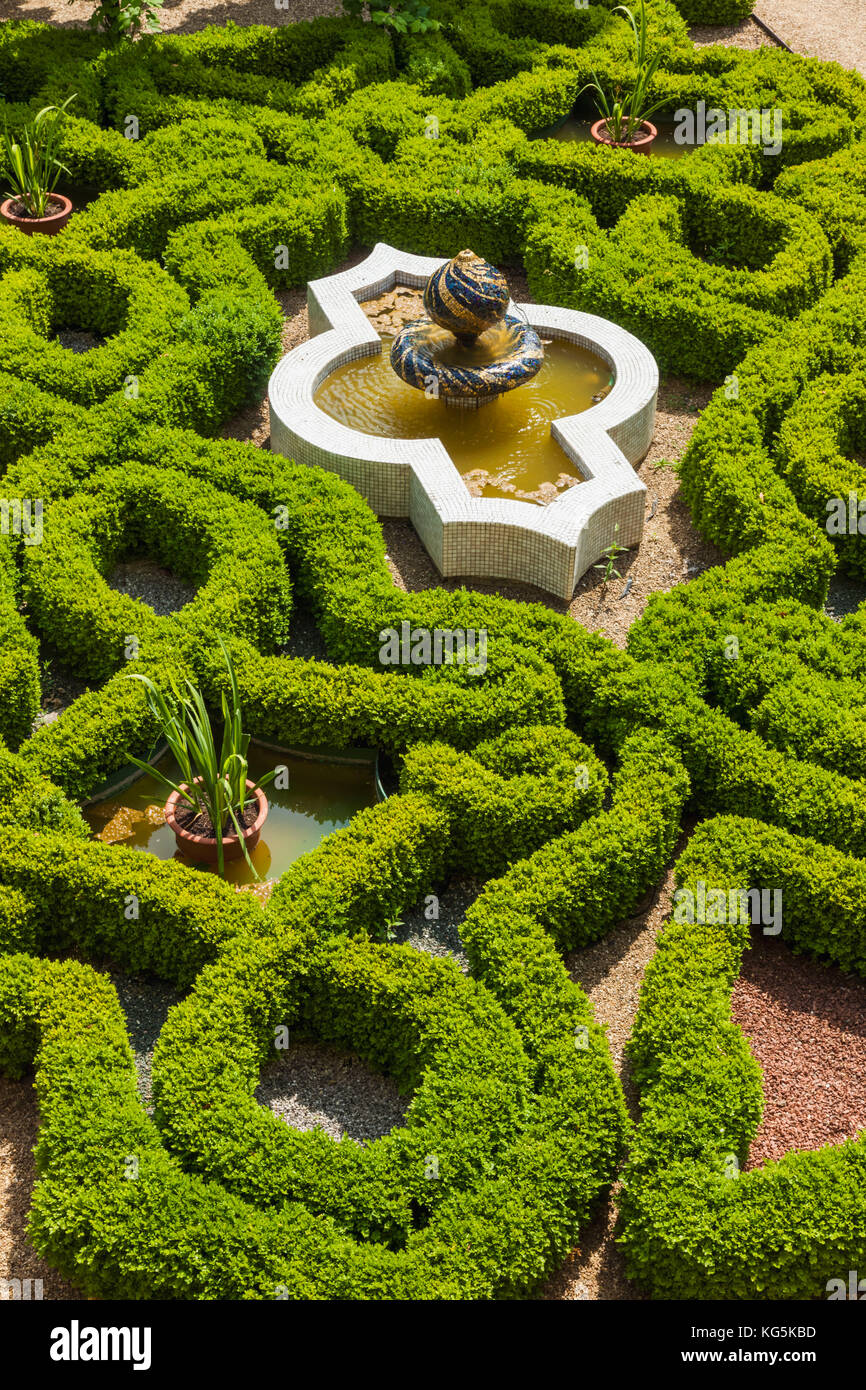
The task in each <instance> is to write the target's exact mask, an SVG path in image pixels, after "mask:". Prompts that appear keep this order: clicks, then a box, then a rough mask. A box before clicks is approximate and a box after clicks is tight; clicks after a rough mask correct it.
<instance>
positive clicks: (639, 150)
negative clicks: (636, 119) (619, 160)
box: [589, 120, 658, 154]
mask: <svg viewBox="0 0 866 1390" xmlns="http://www.w3.org/2000/svg"><path fill="white" fill-rule="evenodd" d="M589 133H590V135H591V136H592V138H593V140H594V141H595V143H596V144H597V145H612V146H613V148H614V149H615V150H634V152H635V154H649V152H650V148H651V146H652V143H653V140H655V138H656V136H657V135H658V131H657V130H656V128H655V126H654V125H653V123H652V121H643V122H642V123H641V125H640V126H638V129H637V131H636V132H635V134H634V135H633V136H632V138H631V139H630V140H611V138H610V135H609V133H608V129H607V121H605V120H601V121H595V122H594V123H593V125H592V126H591V127H590V131H589Z"/></svg>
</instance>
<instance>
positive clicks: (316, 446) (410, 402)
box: [269, 242, 658, 599]
mask: <svg viewBox="0 0 866 1390" xmlns="http://www.w3.org/2000/svg"><path fill="white" fill-rule="evenodd" d="M422 296H423V298H422ZM307 303H308V308H309V318H310V333H311V335H312V336H311V338H310V340H309V341H308V342H306V343H302V344H301V345H300V346H299V347H297V348H295V349H293V351H291V352H289V353H287V355H286V356H285V357H284V358H283V359H282V361H281V362H280V363H279V364H278V365H277V367H276V368H275V370H274V372H273V374H272V376H271V380H270V385H269V399H270V414H271V448H272V449H273V450H274V452H276V453H280V454H284V455H285V456H286V457H287V458H291V459H294V461H295V462H296V463H307V464H315V465H318V466H320V467H323V468H328V469H331V470H332V471H335V472H338V473H339V474H340V475H341V476H342V477H343V478H345V479H346V480H347V481H348V482H350V483H352V484H353V485H354V486H355V487H356V488H357V489H358V491H359V492H360V493H361V494H362V495H363V496H364V497H365V498H366V499H367V501H368V503H369V504H370V506H371V507H372V508H373V510H374V511H375V512H376V513H377V514H378V515H379V516H396V517H407V516H408V517H409V518H410V520H411V521H412V523H413V525H414V527H415V530H416V531H417V533H418V535H419V537H420V539H421V541H422V543H423V544H424V546H425V547H426V549H427V551H428V553H429V554H430V556H431V558H432V559H433V561H434V563H435V564H436V566H437V568H438V569H439V571H440V573H441V574H442V575H443V576H446V577H447V576H452V575H472V576H479V577H486V576H497V577H502V578H508V579H518V580H522V581H524V582H527V583H530V584H533V585H536V586H537V587H539V588H542V589H546V590H548V591H549V592H551V593H554V594H556V595H557V596H558V597H560V598H562V599H570V598H571V595H572V594H573V592H574V587H575V585H576V583H577V581H578V579H579V578H580V577H581V575H582V574H583V573H584V572H585V571H586V570H587V569H588V568H589V566H590V565H592V564H594V563H595V562H596V561H597V560H598V559H599V558H600V556H601V555H602V554H603V553H604V551H605V550H606V548H607V547H609V546H610V545H611V544H612V543H613V542H614V540H616V542H617V543H618V544H619V545H622V546H625V547H630V546H633V545H635V544H637V542H638V541H639V540H640V537H641V533H642V529H643V518H644V510H645V493H646V489H645V487H644V484H643V483H642V482H641V480H640V478H639V477H638V476H637V474H636V473H635V471H634V469H633V467H632V464H633V463H635V462H637V461H638V460H639V459H641V458H643V456H644V454H645V453H646V451H647V449H648V447H649V443H650V439H651V437H652V431H653V425H654V420H655V402H656V393H657V389H658V368H657V366H656V363H655V361H654V359H653V357H652V355H651V354H650V353H649V351H648V350H647V349H646V348H645V347H644V346H643V344H642V343H640V342H639V341H638V339H636V338H635V337H633V335H632V334H630V333H628V332H626V331H625V330H624V329H622V328H619V327H618V326H617V325H616V324H612V323H609V322H607V321H606V320H604V319H601V318H598V317H597V316H595V315H593V314H585V313H581V312H578V311H576V310H573V309H563V308H557V307H554V306H552V305H545V304H531V303H526V304H514V303H513V302H512V301H511V299H510V296H509V291H508V285H507V283H506V280H505V277H504V276H503V275H502V273H501V271H499V270H497V269H496V268H494V267H493V266H491V265H489V264H488V263H487V262H485V261H483V260H481V259H480V258H479V257H477V256H476V255H475V254H474V253H473V252H472V251H469V250H464V251H461V252H460V253H459V254H458V255H457V256H454V257H453V258H451V259H448V260H442V259H438V258H433V257H425V256H416V255H412V254H410V253H408V252H402V251H398V250H396V249H395V248H394V247H391V246H388V245H386V244H385V243H381V242H380V243H379V244H378V245H377V246H376V247H375V248H374V250H373V251H372V252H371V253H370V255H369V256H368V257H367V259H366V260H365V261H363V262H362V263H361V264H359V265H356V266H353V267H351V268H350V269H348V270H345V271H343V272H341V273H339V274H337V275H331V276H328V277H326V278H325V279H323V280H314V281H310V283H309V284H308V286H307ZM365 307H366V312H365ZM377 328H378V330H379V331H377ZM455 407H457V408H455ZM481 407H484V408H483V409H482V408H481Z"/></svg>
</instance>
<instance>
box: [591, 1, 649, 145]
mask: <svg viewBox="0 0 866 1390" xmlns="http://www.w3.org/2000/svg"><path fill="white" fill-rule="evenodd" d="M611 13H612V14H623V15H625V17H626V19H627V20H628V22H629V24H630V25H631V27H632V33H633V34H634V45H635V63H636V68H637V70H636V72H635V76H634V80H633V82H632V84H631V85H630V86H629V87H628V88H626V89H625V90H624V91H623V90H621V89H620V88H619V87H617V88H616V90H615V91H614V92H613V93H608V92H607V91H605V89H604V87H603V86H602V84H601V82H600V81H599V79H598V76H597V75H596V73H595V72H593V74H592V76H593V80H592V82H588V83H587V85H586V86H585V87H583V88H581V93H582V92H586V91H593V92H595V95H596V105H597V107H598V110H599V112H600V117H599V119H598V120H597V121H595V122H594V123H593V125H592V127H591V130H590V134H591V135H592V138H593V140H594V141H595V143H596V144H597V145H613V146H615V147H616V148H617V149H623V150H634V151H635V152H636V153H637V154H649V152H650V149H651V148H652V144H653V141H654V140H655V138H656V136H657V135H658V130H657V129H656V127H655V126H654V125H653V123H652V121H651V120H650V119H649V118H650V116H653V115H655V113H656V111H658V110H659V108H660V107H662V106H664V104H665V103H664V101H663V100H662V101H657V102H656V103H655V105H653V106H651V105H649V101H648V93H649V90H650V87H651V86H652V82H653V79H654V77H655V75H656V71H657V69H658V66H659V63H660V62H661V54H660V53H655V54H653V55H652V56H650V55H649V52H648V49H649V38H648V28H647V13H646V4H645V0H640V9H639V11H638V17H637V19H635V17H634V14H633V13H632V11H631V10H630V9H629V8H628V6H627V5H617V6H616V8H615V9H614V10H612V11H611ZM581 93H578V95H580V94H581Z"/></svg>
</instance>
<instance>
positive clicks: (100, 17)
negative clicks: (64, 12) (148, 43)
mask: <svg viewBox="0 0 866 1390" xmlns="http://www.w3.org/2000/svg"><path fill="white" fill-rule="evenodd" d="M66 3H67V4H68V5H72V4H74V0H66ZM162 6H163V0H99V4H98V5H97V7H96V9H95V10H94V11H93V14H92V15H91V16H90V18H89V19H88V21H87V23H88V24H89V25H90V27H91V29H98V30H101V31H102V33H103V34H105V35H106V36H107V37H108V38H109V39H111V40H112V41H114V40H117V39H133V38H135V36H136V34H140V33H141V32H142V30H144V29H146V30H148V31H149V32H150V33H154V32H156V31H157V30H158V29H159V18H158V11H159V10H161V9H162Z"/></svg>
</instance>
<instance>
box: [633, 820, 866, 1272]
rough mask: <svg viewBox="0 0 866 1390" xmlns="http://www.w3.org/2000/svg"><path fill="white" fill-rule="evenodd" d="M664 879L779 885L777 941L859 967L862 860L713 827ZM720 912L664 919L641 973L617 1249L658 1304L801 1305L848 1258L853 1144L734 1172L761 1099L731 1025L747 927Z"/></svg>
mask: <svg viewBox="0 0 866 1390" xmlns="http://www.w3.org/2000/svg"><path fill="white" fill-rule="evenodd" d="M677 883H678V885H679V886H680V888H681V889H682V890H688V891H691V892H692V893H693V894H694V895H695V896H696V895H697V893H698V885H699V884H700V883H703V884H704V885H705V891H706V894H707V898H708V899H709V894H710V890H711V889H717V890H721V892H722V894H724V895H725V898H726V897H727V895H728V894H729V893H731V892H738V891H739V890H741V889H743V888H744V887H750V888H751V887H769V888H771V889H775V888H780V889H781V892H782V903H783V919H782V940H783V941H790V942H791V944H793V945H794V946H795V948H797V949H806V950H808V951H810V952H812V953H816V954H821V955H822V956H825V957H828V958H829V959H831V960H835V961H838V962H839V963H840V964H842V965H844V966H846V967H848V968H850V967H853V968H855V969H856V970H858V972H859V973H862V972H863V969H864V965H866V957H864V950H863V929H862V922H863V907H864V891H866V879H864V865H863V862H862V860H851V859H846V857H845V856H844V855H841V854H838V853H837V852H836V851H834V850H831V849H828V848H827V847H826V846H823V845H818V844H816V843H814V842H811V841H808V840H801V839H797V838H796V837H793V836H790V835H785V834H784V833H782V832H780V831H778V830H775V829H771V828H770V827H767V826H764V825H760V824H758V823H757V822H755V821H749V820H745V821H744V820H733V819H731V820H728V819H723V820H717V821H712V820H711V821H708V822H706V823H705V825H703V826H700V827H699V828H698V830H697V831H696V833H695V836H694V838H693V839H692V842H691V844H690V845H689V848H688V850H687V851H686V853H685V854H684V855H683V856H682V858H681V859H680V861H679V864H678V866H677ZM725 898H723V899H722V901H724V900H725ZM683 915H684V914H683ZM719 915H722V916H723V917H724V916H727V917H728V918H730V917H731V916H733V915H735V914H731V913H730V912H726V913H722V914H719V913H716V912H715V909H714V910H713V913H712V915H711V914H710V913H709V911H707V912H705V916H706V917H707V921H700V920H698V921H694V922H687V921H683V922H677V921H676V920H675V921H673V922H671V923H670V924H669V925H668V926H667V927H666V928H665V929H664V931H663V933H662V936H661V938H660V941H659V947H658V951H657V953H656V956H655V957H654V959H653V960H652V961H651V962H650V965H649V967H648V969H647V973H646V977H645V980H644V983H643V986H642V989H641V999H640V1006H639V1009H638V1015H637V1018H636V1020H635V1027H634V1032H633V1034H632V1038H631V1040H630V1042H629V1044H628V1050H629V1055H630V1059H631V1063H632V1074H633V1076H634V1078H635V1081H636V1083H637V1085H638V1087H639V1089H640V1095H641V1117H642V1118H641V1126H640V1130H639V1132H638V1136H637V1139H636V1142H635V1144H634V1147H633V1149H632V1152H631V1155H630V1157H629V1161H628V1164H627V1166H626V1169H625V1172H624V1177H623V1185H622V1190H621V1194H620V1197H619V1199H618V1201H619V1206H620V1239H621V1241H622V1243H623V1245H624V1247H625V1253H626V1260H627V1264H628V1268H629V1270H630V1271H631V1273H632V1274H633V1275H634V1276H635V1277H638V1278H640V1279H641V1281H642V1282H643V1283H645V1284H646V1285H647V1286H648V1287H649V1288H650V1290H651V1291H652V1293H653V1294H654V1295H655V1296H656V1297H661V1298H698V1299H708V1298H710V1299H711V1298H726V1299H730V1298H760V1299H796V1298H810V1297H812V1298H814V1297H815V1296H817V1295H818V1293H819V1292H822V1291H824V1290H825V1289H826V1286H827V1280H828V1279H830V1278H833V1277H835V1276H836V1275H838V1272H839V1270H842V1269H848V1268H849V1267H852V1268H853V1267H855V1266H856V1262H857V1260H858V1259H859V1258H860V1257H861V1252H862V1250H863V1242H864V1239H866V1208H864V1202H863V1183H862V1178H863V1171H864V1161H866V1144H864V1140H863V1139H862V1138H860V1139H858V1140H856V1141H847V1142H845V1143H843V1144H839V1145H828V1146H826V1147H824V1148H822V1149H818V1150H817V1151H808V1152H793V1153H789V1154H786V1155H785V1157H784V1158H783V1159H781V1160H780V1161H778V1162H768V1163H765V1164H763V1165H762V1166H761V1167H760V1168H757V1169H754V1170H751V1171H748V1172H740V1171H739V1164H741V1163H743V1162H744V1161H745V1159H746V1156H747V1153H748V1145H749V1141H750V1139H751V1138H752V1136H753V1135H754V1133H755V1130H756V1129H757V1125H758V1122H759V1119H760V1115H761V1109H762V1104H763V1096H762V1093H761V1076H760V1070H759V1068H758V1065H757V1063H756V1062H755V1061H754V1060H753V1058H752V1057H751V1054H750V1052H749V1048H748V1043H747V1041H746V1039H745V1037H744V1036H743V1034H742V1032H741V1030H740V1029H739V1028H738V1027H737V1026H736V1025H735V1024H734V1023H733V1022H732V1021H731V1017H730V989H731V985H732V983H733V981H734V978H735V977H736V975H737V973H738V971H739V964H740V958H741V956H742V952H743V950H744V949H748V946H749V935H750V929H749V925H748V924H743V923H741V922H740V921H739V920H737V921H736V922H733V921H730V920H728V921H725V920H722V921H715V920H713V918H714V917H716V916H719ZM732 1158H733V1159H735V1160H736V1163H735V1164H732V1163H731V1159H732ZM846 1262H847V1263H846ZM852 1262H853V1264H852Z"/></svg>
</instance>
